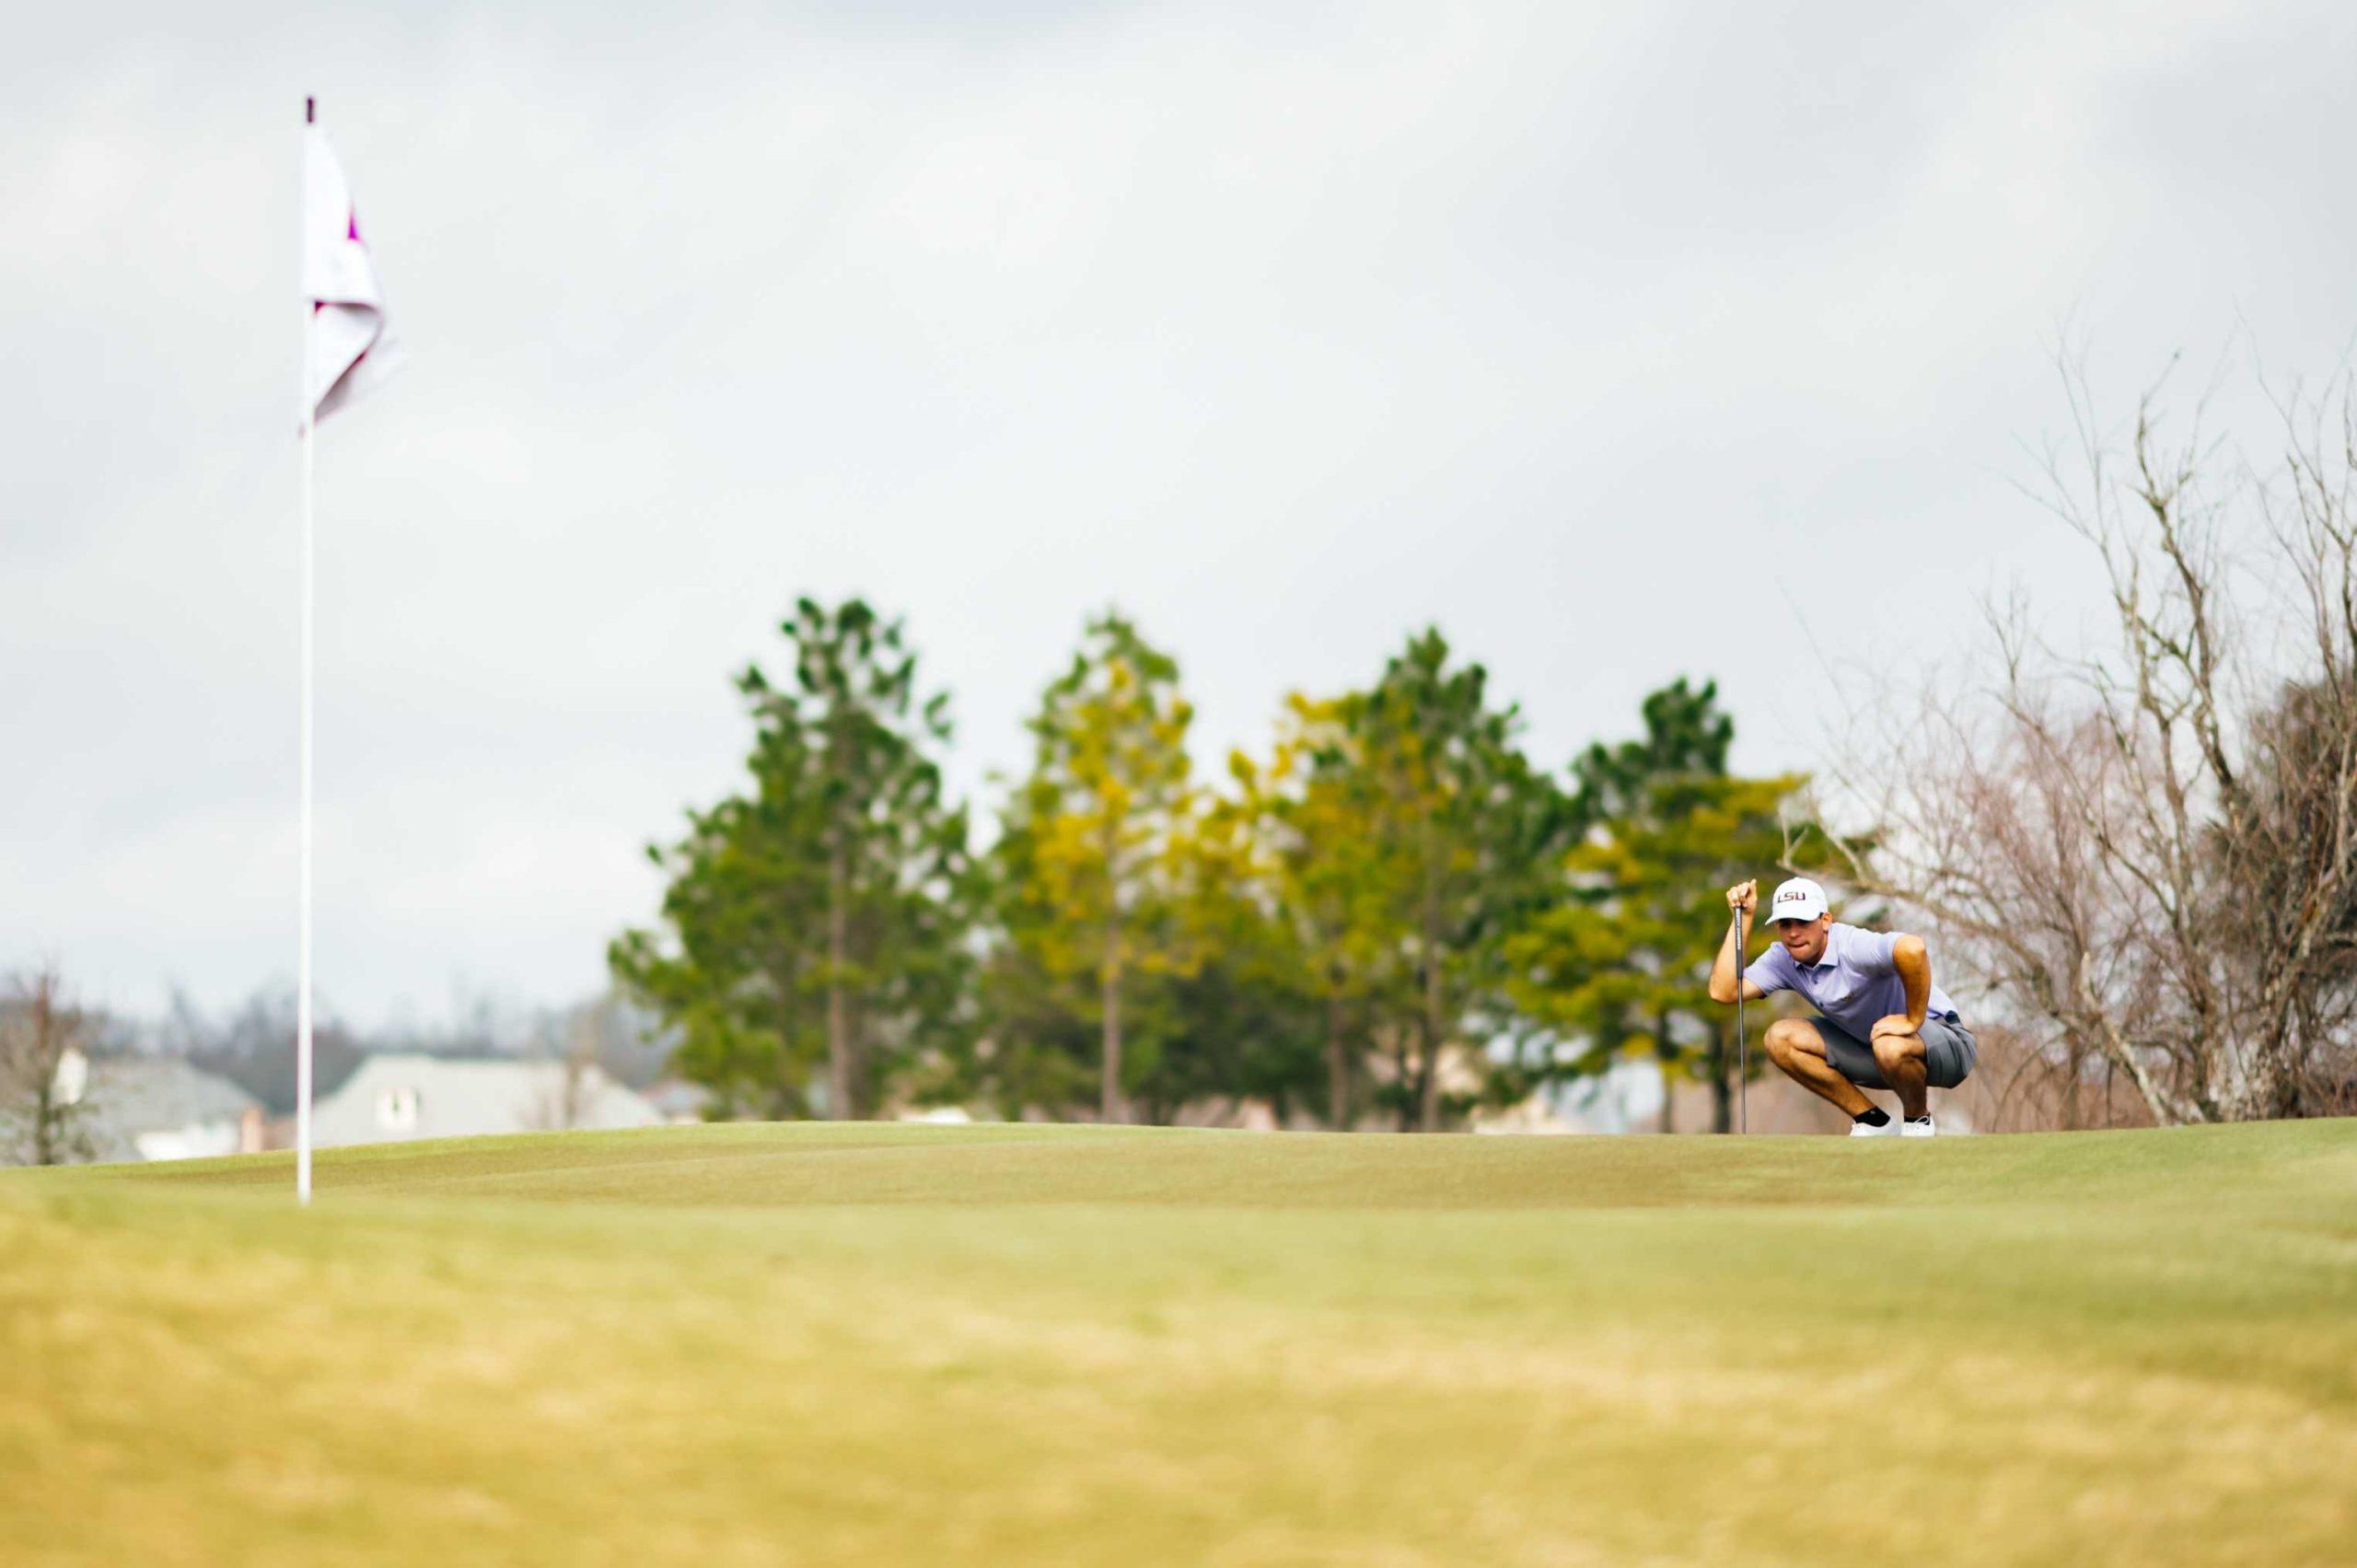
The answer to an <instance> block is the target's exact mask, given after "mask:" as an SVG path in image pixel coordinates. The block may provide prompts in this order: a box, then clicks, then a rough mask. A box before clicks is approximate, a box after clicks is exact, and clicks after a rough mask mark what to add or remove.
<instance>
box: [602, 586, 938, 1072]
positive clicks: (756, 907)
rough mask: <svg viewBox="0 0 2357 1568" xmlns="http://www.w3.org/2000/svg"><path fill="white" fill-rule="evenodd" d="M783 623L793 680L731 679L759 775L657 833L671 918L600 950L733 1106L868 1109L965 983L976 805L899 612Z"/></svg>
mask: <svg viewBox="0 0 2357 1568" xmlns="http://www.w3.org/2000/svg"><path fill="white" fill-rule="evenodd" d="M781 630H783V632H784V634H785V636H786V638H787V640H788V641H789V642H790V643H791V644H792V645H793V650H794V670H793V675H792V678H791V680H790V682H788V683H784V684H780V683H773V682H772V680H771V679H770V678H769V677H768V676H767V675H765V674H764V673H763V672H762V670H761V668H760V666H758V665H754V666H751V667H749V668H747V669H746V670H745V672H744V673H743V675H741V676H740V677H739V678H738V679H737V690H738V691H739V692H740V693H741V694H742V695H743V697H744V698H745V701H746V704H747V707H748V709H749V712H750V714H751V716H752V718H753V721H754V731H755V733H754V744H753V749H752V751H751V753H750V755H749V757H748V759H747V764H748V767H749V770H750V772H751V773H752V784H751V787H750V788H749V790H747V791H746V792H744V793H741V794H738V795H735V796H730V797H728V798H727V799H726V800H723V801H721V802H720V803H719V804H718V805H716V806H714V807H712V808H710V809H709V810H704V811H691V812H690V813H689V832H688V834H687V836H686V837H685V838H683V839H681V840H680V841H679V842H678V843H676V844H674V845H672V846H670V847H668V848H665V847H662V846H659V845H657V846H650V847H649V849H648V851H647V854H648V855H649V857H650V858H651V859H653V861H654V862H655V864H656V865H658V866H661V867H662V868H663V869H664V870H665V871H666V872H667V873H668V875H669V877H670V885H669V887H668V889H667V891H666V892H665V894H664V900H663V919H662V924H661V926H660V928H659V929H656V930H644V929H640V930H631V931H626V932H624V933H623V934H622V935H621V936H620V937H618V938H617V939H616V940H615V941H614V943H613V944H612V946H611V947H610V951H609V955H608V956H609V960H610V964H611V967H612V969H613V972H614V974H615V976H616V978H617V979H618V980H619V981H621V983H622V984H623V985H624V986H626V987H627V988H628V989H629V990H630V991H631V992H633V993H635V994H636V995H638V996H639V997H641V998H643V999H644V1000H645V1001H646V1002H647V1003H648V1004H650V1005H652V1006H653V1007H654V1008H655V1009H656V1012H657V1013H658V1014H659V1015H660V1016H662V1017H663V1018H664V1020H665V1021H666V1022H667V1023H668V1024H670V1025H672V1026H674V1027H675V1028H678V1029H679V1032H680V1045H679V1052H678V1056H677V1058H676V1061H677V1064H678V1066H679V1069H680V1071H681V1072H682V1073H684V1074H686V1075H687V1076H689V1077H690V1078H691V1079H693V1080H695V1081H697V1082H699V1083H702V1084H704V1085H705V1086H708V1087H710V1088H712V1089H713V1090H714V1091H715V1093H716V1095H717V1096H718V1097H719V1099H720V1103H721V1105H722V1106H723V1107H724V1108H725V1109H738V1108H746V1109H757V1110H761V1111H763V1112H765V1113H767V1114H770V1115H775V1116H788V1115H807V1114H811V1113H812V1112H814V1111H822V1112H823V1113H824V1114H826V1115H829V1116H833V1117H854V1116H865V1115H869V1114H872V1113H873V1112H874V1110H875V1109H876V1108H877V1104H878V1102H879V1100H880V1098H881V1097H882V1096H883V1095H884V1094H885V1093H886V1092H887V1091H888V1087H889V1086H890V1085H891V1084H892V1082H893V1081H894V1078H895V1076H896V1074H898V1073H899V1072H900V1070H901V1069H902V1068H903V1067H905V1066H906V1065H908V1064H909V1063H911V1061H912V1060H913V1059H915V1058H916V1057H917V1056H918V1055H919V1054H920V1053H923V1052H925V1051H931V1050H934V1049H937V1048H938V1047H940V1046H941V1045H943V1044H944V1043H945V1036H946V1031H947V1029H948V1028H949V1026H950V1024H951V1022H952V1020H953V1019H954V1018H955V1016H956V1014H957V1011H958V1005H959V1003H960V998H961V995H962V987H961V975H962V970H963V969H964V967H965V958H964V942H963V938H964V935H965V931H966V923H965V920H964V918H963V915H962V913H961V912H960V908H959V903H958V899H957V898H956V897H955V892H956V889H957V888H958V884H959V881H960V878H961V877H962V875H963V870H964V865H965V860H966V818H965V812H964V810H963V808H962V807H951V806H950V805H949V804H948V803H947V802H946V800H945V799H944V797H943V794H942V784H941V775H940V771H939V768H938V766H937V765H936V763H935V761H934V758H935V755H936V754H937V753H938V751H939V749H941V748H942V747H944V746H946V744H947V742H948V740H949V736H950V724H949V718H948V704H947V698H946V696H944V695H940V694H936V695H934V696H931V697H923V696H921V695H920V694H919V691H918V682H917V661H916V655H915V654H914V653H913V652H912V651H911V650H910V648H909V647H908V645H907V642H906V639H905V636H904V634H903V633H902V630H901V627H900V622H898V621H883V620H881V619H879V618H878V617H877V614H876V612H875V611H874V610H871V609H869V607H868V606H867V605H866V604H865V603H864V602H862V601H861V600H859V599H855V598H854V599H851V600H848V601H846V602H845V603H843V604H842V605H840V606H838V607H836V608H835V609H833V610H828V609H826V608H824V607H822V606H820V605H819V604H817V603H815V602H813V601H812V600H810V599H807V598H805V599H803V600H801V601H799V602H798V603H797V605H796V606H795V614H794V616H793V617H792V619H790V620H788V621H785V622H784V625H783V627H782V628H781Z"/></svg>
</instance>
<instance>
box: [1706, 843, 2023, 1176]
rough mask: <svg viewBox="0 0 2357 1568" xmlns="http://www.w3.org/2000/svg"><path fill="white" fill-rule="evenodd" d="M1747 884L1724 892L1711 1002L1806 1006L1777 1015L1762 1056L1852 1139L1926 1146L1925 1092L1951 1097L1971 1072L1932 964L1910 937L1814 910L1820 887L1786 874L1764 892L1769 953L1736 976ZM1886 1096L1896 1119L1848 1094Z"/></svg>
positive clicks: (1970, 1051)
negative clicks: (1774, 1000) (1805, 1013)
mask: <svg viewBox="0 0 2357 1568" xmlns="http://www.w3.org/2000/svg"><path fill="white" fill-rule="evenodd" d="M1758 900H1759V883H1757V882H1743V883H1739V884H1737V885H1736V886H1735V887H1732V888H1729V889H1727V907H1728V908H1729V909H1732V910H1733V911H1735V915H1736V918H1735V920H1734V922H1733V923H1732V924H1731V925H1730V926H1729V928H1728V931H1727V939H1726V940H1725V941H1724V942H1723V943H1722V944H1720V946H1719V958H1718V961H1717V962H1716V963H1714V964H1713V965H1712V966H1711V1000H1712V1001H1713V1002H1721V1003H1731V1002H1733V1001H1734V1000H1735V999H1736V985H1737V984H1738V983H1740V984H1741V986H1742V987H1743V992H1742V994H1743V999H1744V1000H1745V1001H1747V1002H1756V1001H1758V1000H1759V998H1761V997H1763V996H1766V995H1767V994H1768V993H1770V992H1771V991H1797V992H1799V993H1801V994H1802V995H1803V996H1805V997H1807V998H1808V1001H1809V1005H1811V1006H1813V1007H1815V1008H1816V1009H1817V1016H1816V1017H1813V1018H1806V1019H1803V1018H1779V1019H1777V1020H1776V1021H1775V1022H1774V1023H1772V1024H1770V1025H1769V1026H1768V1034H1767V1045H1768V1054H1769V1056H1770V1058H1771V1059H1772V1060H1773V1061H1774V1062H1775V1063H1776V1065H1777V1066H1779V1067H1782V1069H1783V1070H1784V1074H1785V1076H1787V1077H1789V1078H1791V1079H1792V1080H1793V1081H1794V1082H1795V1083H1797V1084H1799V1085H1800V1086H1802V1087H1803V1088H1805V1089H1808V1090H1811V1091H1813V1092H1814V1093H1816V1094H1818V1095H1821V1096H1823V1097H1824V1098H1827V1099H1829V1100H1831V1101H1832V1102H1833V1103H1834V1104H1835V1105H1837V1106H1840V1108H1841V1109H1842V1110H1843V1111H1844V1112H1846V1113H1847V1114H1848V1116H1849V1118H1850V1135H1851V1136H1852V1137H1853V1138H1875V1137H1884V1136H1887V1135H1888V1134H1890V1133H1893V1132H1897V1133H1898V1134H1900V1135H1901V1136H1903V1137H1909V1138H1928V1137H1930V1136H1932V1134H1933V1132H1934V1131H1936V1129H1934V1128H1933V1124H1932V1110H1931V1105H1930V1094H1929V1091H1930V1090H1931V1089H1934V1088H1940V1089H1952V1088H1954V1087H1956V1086H1957V1085H1958V1084H1961V1083H1962V1082H1964V1079H1965V1075H1966V1074H1968V1073H1970V1072H1971V1071H1972V1063H1973V1061H1974V1058H1975V1056H1976V1055H1977V1051H1976V1049H1975V1046H1974V1043H1973V1039H1972V1031H1971V1030H1970V1029H1968V1028H1965V1027H1964V1024H1963V1022H1962V1021H1961V1020H1960V1019H1958V1018H1957V1016H1956V1006H1955V1005H1954V1004H1953V1003H1951V1002H1950V1001H1949V1000H1948V999H1947V998H1946V996H1945V995H1943V994H1942V993H1941V992H1940V990H1939V988H1938V987H1936V986H1934V985H1933V983H1932V958H1931V954H1930V953H1929V952H1927V951H1926V950H1925V949H1924V947H1923V939H1922V937H1921V936H1908V935H1877V934H1876V933H1875V932H1872V931H1862V930H1860V929H1859V928H1858V927H1856V926H1854V925H1841V924H1837V923H1835V922H1834V919H1833V916H1832V915H1831V914H1829V913H1828V912H1827V911H1826V907H1825V889H1822V888H1820V887H1818V886H1817V884H1816V883H1814V882H1812V881H1810V880H1809V879H1808V878H1807V877H1794V878H1793V879H1792V880H1791V881H1789V882H1787V883H1785V884H1784V885H1783V886H1782V887H1781V888H1779V889H1776V897H1775V900H1774V901H1773V902H1772V903H1771V904H1770V905H1769V908H1768V921H1769V923H1770V924H1771V925H1773V926H1774V927H1775V928H1776V945H1775V946H1774V947H1771V948H1769V949H1768V950H1767V951H1766V952H1765V953H1762V954H1760V955H1759V962H1758V963H1755V964H1753V965H1752V966H1751V967H1750V968H1749V969H1747V970H1744V971H1743V976H1742V979H1741V981H1737V979H1736V965H1737V964H1738V963H1739V962H1740V961H1741V958H1742V954H1743V952H1744V947H1743V944H1744V943H1746V942H1747V940H1748V939H1749V937H1750V935H1751V910H1752V906H1753V904H1754V903H1756V902H1757V901H1758ZM1860 1086H1864V1087H1866V1088H1870V1089H1889V1090H1892V1091H1894V1092H1895V1093H1897V1095H1898V1105H1899V1109H1900V1110H1901V1111H1902V1112H1903V1113H1904V1115H1905V1117H1906V1120H1905V1121H1902V1122H1900V1123H1898V1125H1896V1126H1894V1125H1892V1123H1891V1120H1890V1115H1889V1113H1888V1112H1887V1111H1885V1110H1884V1109H1882V1108H1881V1107H1879V1106H1877V1105H1875V1103H1874V1102H1873V1101H1871V1100H1869V1099H1867V1098H1866V1097H1865V1096H1864V1095H1863V1094H1860V1093H1859V1092H1858V1090H1859V1088H1860Z"/></svg>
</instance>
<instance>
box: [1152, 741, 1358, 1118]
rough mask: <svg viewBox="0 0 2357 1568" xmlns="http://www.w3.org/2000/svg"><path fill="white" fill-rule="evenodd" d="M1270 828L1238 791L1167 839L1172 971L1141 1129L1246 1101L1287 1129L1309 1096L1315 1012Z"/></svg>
mask: <svg viewBox="0 0 2357 1568" xmlns="http://www.w3.org/2000/svg"><path fill="white" fill-rule="evenodd" d="M1230 771H1231V772H1232V773H1233V774H1235V775H1236V776H1237V779H1238V780H1239V782H1241V781H1243V780H1244V779H1246V778H1247V777H1248V776H1249V774H1250V772H1251V768H1250V764H1249V763H1248V762H1246V761H1244V760H1243V759H1241V758H1236V759H1232V760H1231V762H1230ZM1269 826H1270V825H1269V823H1268V821H1267V819H1265V818H1264V817H1263V816H1262V815H1261V814H1260V811H1259V809H1258V806H1257V803H1256V802H1255V800H1254V799H1253V798H1252V796H1251V795H1250V794H1249V793H1248V791H1239V793H1237V795H1235V796H1225V797H1210V796H1208V795H1207V796H1206V798H1205V799H1204V800H1203V801H1202V804H1201V808H1200V809H1198V810H1196V811H1194V812H1191V813H1190V814H1188V815H1187V816H1186V817H1184V818H1182V819H1180V820H1179V824H1178V825H1177V828H1176V830H1175V831H1174V833H1173V836H1172V840H1171V843H1170V848H1169V853H1168V855H1167V865H1168V870H1169V886H1168V889H1167V897H1168V900H1169V918H1168V922H1167V928H1166V929H1167V947H1166V952H1167V955H1168V961H1167V964H1166V972H1165V973H1164V974H1163V975H1162V976H1160V977H1159V978H1158V981H1157V982H1156V984H1155V987H1154V988H1153V993H1154V997H1155V1002H1156V1003H1157V1004H1158V1006H1157V1013H1158V1017H1157V1027H1156V1029H1155V1035H1156V1039H1157V1049H1156V1051H1155V1060H1154V1063H1153V1065H1152V1067H1151V1069H1150V1070H1149V1071H1147V1072H1144V1073H1143V1074H1139V1075H1138V1078H1137V1088H1136V1094H1135V1097H1134V1098H1135V1101H1136V1103H1137V1104H1138V1105H1139V1106H1140V1107H1142V1108H1143V1109H1144V1111H1145V1113H1146V1115H1147V1117H1148V1119H1149V1120H1152V1121H1169V1120H1171V1119H1172V1118H1173V1117H1175V1116H1176V1115H1177V1113H1178V1111H1179V1108H1180V1107H1181V1106H1184V1105H1188V1104H1190V1103H1191V1104H1196V1105H1199V1106H1204V1107H1210V1106H1213V1105H1214V1104H1216V1103H1217V1102H1220V1101H1226V1102H1229V1103H1230V1104H1231V1105H1234V1106H1239V1107H1240V1106H1241V1104H1242V1103H1243V1102H1245V1101H1248V1100H1249V1101H1260V1102H1264V1103H1266V1104H1267V1105H1268V1107H1269V1108H1270V1109H1271V1111H1272V1112H1273V1114H1274V1115H1275V1117H1276V1118H1277V1120H1278V1121H1280V1122H1283V1121H1285V1120H1286V1119H1287V1117H1288V1116H1289V1114H1290V1113H1291V1111H1292V1110H1293V1109H1294V1108H1295V1106H1296V1105H1297V1104H1298V1103H1300V1102H1301V1101H1303V1100H1305V1099H1306V1098H1310V1097H1311V1096H1313V1095H1314V1093H1315V1090H1316V1088H1317V1086H1318V1076H1319V1064H1318V1002H1317V997H1316V994H1315V992H1314V988H1313V984H1312V981H1311V979H1310V975H1309V966H1308V965H1307V964H1306V962H1305V955H1304V954H1303V952H1302V951H1301V949H1300V947H1299V946H1298V945H1297V943H1296V942H1295V939H1294V938H1295V930H1294V928H1293V926H1292V925H1291V923H1289V922H1288V921H1287V920H1286V918H1285V916H1284V912H1283V910H1282V908H1281V907H1280V903H1279V897H1278V892H1277V867H1276V864H1275V862H1276V856H1275V854H1273V852H1272V846H1271V842H1270V834H1269Z"/></svg>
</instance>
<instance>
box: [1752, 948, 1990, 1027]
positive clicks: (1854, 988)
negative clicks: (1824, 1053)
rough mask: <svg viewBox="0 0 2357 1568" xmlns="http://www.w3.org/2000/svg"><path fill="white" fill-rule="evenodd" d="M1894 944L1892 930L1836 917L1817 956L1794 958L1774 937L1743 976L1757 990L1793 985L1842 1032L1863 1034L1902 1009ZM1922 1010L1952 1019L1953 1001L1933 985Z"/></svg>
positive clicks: (1788, 988)
mask: <svg viewBox="0 0 2357 1568" xmlns="http://www.w3.org/2000/svg"><path fill="white" fill-rule="evenodd" d="M1897 950H1898V936H1897V935H1885V934H1884V933H1881V932H1878V931H1862V930H1860V929H1859V928H1858V927H1856V926H1854V925H1844V924H1842V923H1840V921H1836V922H1834V923H1833V929H1832V930H1830V931H1829V932H1827V933H1826V937H1825V951H1824V952H1822V953H1820V954H1818V955H1817V962H1815V963H1813V964H1807V965H1803V964H1800V963H1796V962H1795V961H1794V958H1793V956H1792V955H1791V954H1790V953H1788V952H1786V951H1784V947H1783V944H1782V943H1781V942H1780V943H1778V944H1777V945H1776V946H1774V947H1771V948H1769V949H1768V950H1767V951H1766V952H1765V953H1762V954H1761V955H1759V959H1758V960H1757V961H1756V962H1754V963H1753V964H1752V966H1751V967H1750V968H1749V969H1747V970H1744V971H1743V978H1744V979H1746V980H1747V981H1751V983H1752V984H1754V985H1756V986H1758V987H1759V989H1760V990H1762V991H1771V992H1773V991H1797V992H1799V993H1801V994H1802V995H1803V996H1805V997H1807V998H1808V1001H1809V1005H1811V1006H1813V1007H1815V1008H1816V1009H1817V1011H1818V1012H1819V1013H1822V1014H1824V1015H1825V1016H1826V1017H1827V1018H1829V1019H1830V1020H1831V1021H1832V1022H1833V1023H1834V1024H1835V1025H1836V1026H1838V1027H1839V1028H1840V1029H1842V1030H1843V1031H1844V1032H1845V1033H1848V1034H1853V1035H1855V1036H1857V1037H1858V1038H1859V1039H1860V1040H1867V1039H1870V1038H1872V1036H1873V1034H1874V1028H1875V1025H1876V1024H1878V1023H1880V1022H1881V1021H1882V1020H1883V1019H1885V1018H1887V1017H1888V1016H1891V1015H1892V1014H1893V1013H1904V1012H1906V1011H1907V982H1906V981H1903V980H1901V979H1899V978H1898V963H1897V961H1896V960H1895V959H1894V958H1892V957H1891V955H1892V954H1893V953H1894V952H1896V951H1897ZM1926 1016H1930V1017H1933V1018H1945V1019H1947V1020H1948V1021H1949V1022H1950V1023H1954V1022H1956V1004H1955V1003H1953V1002H1951V1001H1949V1000H1948V999H1947V993H1945V992H1943V991H1942V990H1941V989H1940V988H1939V987H1938V986H1936V985H1934V986H1933V987H1932V1000H1931V1003H1930V1005H1929V1006H1928V1007H1927V1008H1926Z"/></svg>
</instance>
